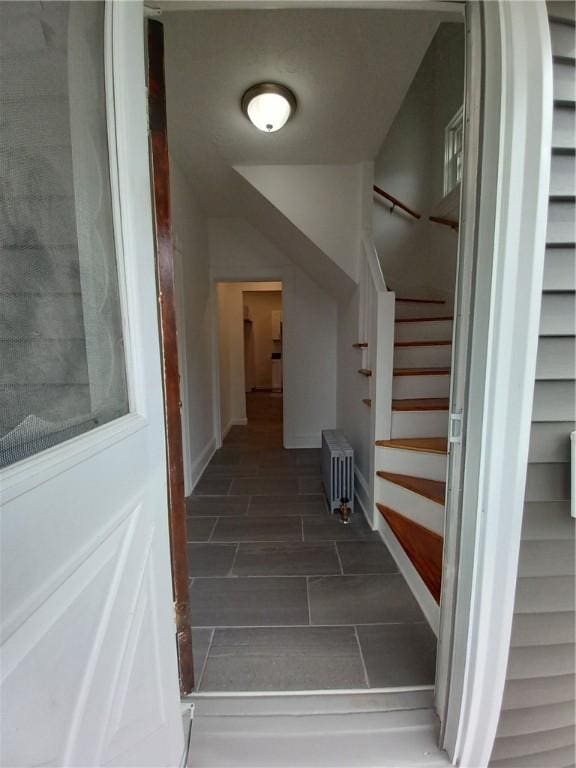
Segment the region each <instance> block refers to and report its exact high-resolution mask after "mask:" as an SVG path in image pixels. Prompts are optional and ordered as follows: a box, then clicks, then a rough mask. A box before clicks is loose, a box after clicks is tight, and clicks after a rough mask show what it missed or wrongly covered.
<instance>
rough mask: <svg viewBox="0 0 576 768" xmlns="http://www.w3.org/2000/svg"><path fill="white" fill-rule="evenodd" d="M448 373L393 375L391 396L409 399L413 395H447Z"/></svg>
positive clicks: (448, 386)
mask: <svg viewBox="0 0 576 768" xmlns="http://www.w3.org/2000/svg"><path fill="white" fill-rule="evenodd" d="M449 394H450V374H449V373H445V374H442V375H437V374H434V375H430V374H428V375H426V374H425V375H422V376H412V375H410V376H394V382H393V384H392V397H393V398H394V399H400V400H401V399H403V398H405V399H410V398H414V397H417V398H419V397H448V395H449Z"/></svg>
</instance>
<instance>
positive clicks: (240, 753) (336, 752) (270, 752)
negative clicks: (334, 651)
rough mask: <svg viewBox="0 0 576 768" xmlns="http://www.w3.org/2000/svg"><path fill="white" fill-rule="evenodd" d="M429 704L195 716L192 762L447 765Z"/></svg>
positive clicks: (328, 767) (287, 766)
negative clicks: (408, 707) (393, 709)
mask: <svg viewBox="0 0 576 768" xmlns="http://www.w3.org/2000/svg"><path fill="white" fill-rule="evenodd" d="M436 730H437V718H436V714H435V713H434V711H433V710H431V709H415V710H411V711H403V712H362V713H348V714H328V715H311V716H305V715H303V716H299V717H294V716H291V715H276V716H274V715H272V716H258V715H252V716H241V715H230V716H225V717H218V716H213V715H212V716H207V717H203V716H199V717H195V718H194V721H193V726H192V740H191V749H190V754H191V759H190V762H189V763H188V765H189V766H191V768H212V767H214V768H216V766H218V768H222V766H235V768H241V766H245V767H246V768H280V767H281V766H282V767H284V768H315V767H318V768H320V767H321V766H322V767H324V768H348V767H349V766H356V767H357V768H363V767H364V766H365V767H366V768H368V766H370V767H371V768H372V767H373V766H376V765H377V766H380V767H381V768H392V766H394V768H400V767H405V768H408V767H410V768H416V767H417V766H447V765H449V761H448V758H447V756H446V753H444V752H442V751H440V750H439V749H438V747H437V746H436Z"/></svg>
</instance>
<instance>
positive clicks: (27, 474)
mask: <svg viewBox="0 0 576 768" xmlns="http://www.w3.org/2000/svg"><path fill="white" fill-rule="evenodd" d="M112 32H113V34H112ZM106 35H107V56H108V57H109V58H108V61H107V73H108V75H110V73H113V78H114V87H113V88H112V87H110V88H109V112H110V117H111V118H113V117H115V118H116V120H115V124H113V127H112V131H111V137H112V141H111V147H110V150H111V155H112V157H111V160H112V179H113V185H114V194H115V196H116V203H117V208H116V210H117V211H121V213H122V216H121V219H117V221H116V225H117V231H118V237H119V243H120V245H121V246H122V247H121V248H119V249H118V251H119V253H118V256H119V274H120V283H121V294H122V307H123V314H124V320H125V326H124V343H125V346H126V349H127V360H128V367H129V377H130V381H131V390H130V403H131V414H130V415H129V416H126V417H124V418H123V419H119V420H118V421H117V422H112V423H110V424H108V425H106V426H104V427H102V428H98V429H95V430H93V431H92V432H89V433H87V434H85V435H82V436H80V437H78V438H75V439H74V440H71V441H70V442H69V443H66V444H62V445H60V446H57V447H56V448H53V449H49V450H47V451H45V452H44V453H42V454H39V455H38V456H35V457H31V458H30V459H26V460H25V461H22V462H20V463H19V464H16V465H14V466H13V467H11V468H10V469H8V470H6V471H5V472H3V473H1V475H0V485H1V486H2V517H1V537H0V538H1V546H2V557H1V564H2V579H1V588H2V628H1V629H2V635H1V642H2V648H1V650H2V667H1V675H2V707H3V711H2V739H1V750H2V764H3V765H10V766H28V765H57V766H67V765H74V766H79V765H83V766H84V765H85V766H87V765H111V766H114V765H116V766H128V765H138V766H159V765H177V764H178V761H179V760H180V756H181V753H182V748H183V737H182V729H181V720H180V712H179V691H178V671H177V661H176V646H175V637H174V635H175V627H174V622H173V615H172V609H171V605H172V588H171V578H170V556H169V542H168V526H167V501H166V498H167V495H166V457H165V448H164V426H163V401H162V383H161V377H160V364H159V360H160V352H159V343H158V328H157V300H156V280H155V268H154V246H153V237H152V212H151V200H150V178H149V165H148V137H147V130H146V125H147V111H146V101H145V96H146V92H145V88H144V40H143V26H142V7H141V4H140V3H113V4H112V3H110V4H109V6H107V28H106ZM113 110H115V111H113ZM115 155H116V156H115ZM116 168H117V170H118V173H117V174H116V172H115V171H116ZM116 185H117V186H116Z"/></svg>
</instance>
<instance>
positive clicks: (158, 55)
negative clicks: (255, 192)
mask: <svg viewBox="0 0 576 768" xmlns="http://www.w3.org/2000/svg"><path fill="white" fill-rule="evenodd" d="M146 29H147V35H146V45H147V77H148V80H147V82H148V128H149V137H150V174H151V191H152V207H153V211H152V213H153V218H154V237H155V251H156V253H155V256H156V259H155V265H156V280H157V291H158V321H159V333H160V350H161V360H162V383H163V389H164V421H165V430H166V459H167V467H166V470H167V473H168V520H169V526H170V559H171V563H172V590H173V594H174V619H175V623H176V645H177V649H178V673H179V681H180V693H181V695H182V696H186V695H187V694H190V693H192V691H193V690H194V662H193V658H192V623H191V619H190V597H189V590H188V584H189V571H188V550H187V527H186V502H185V498H184V450H183V442H182V415H181V407H182V403H181V399H180V398H181V395H180V373H179V361H178V330H177V323H176V293H175V287H174V272H175V259H174V245H173V242H172V215H171V208H170V158H169V155H168V128H167V116H166V83H165V76H164V27H163V25H162V23H161V22H159V21H157V20H155V19H150V18H148V19H147V20H146Z"/></svg>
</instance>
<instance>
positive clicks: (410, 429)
mask: <svg viewBox="0 0 576 768" xmlns="http://www.w3.org/2000/svg"><path fill="white" fill-rule="evenodd" d="M447 435H448V411H393V412H392V437H393V438H395V437H446V436H447ZM403 474H409V473H408V472H404V473H403Z"/></svg>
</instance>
